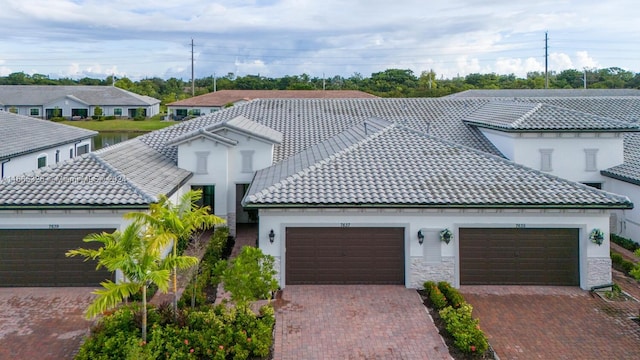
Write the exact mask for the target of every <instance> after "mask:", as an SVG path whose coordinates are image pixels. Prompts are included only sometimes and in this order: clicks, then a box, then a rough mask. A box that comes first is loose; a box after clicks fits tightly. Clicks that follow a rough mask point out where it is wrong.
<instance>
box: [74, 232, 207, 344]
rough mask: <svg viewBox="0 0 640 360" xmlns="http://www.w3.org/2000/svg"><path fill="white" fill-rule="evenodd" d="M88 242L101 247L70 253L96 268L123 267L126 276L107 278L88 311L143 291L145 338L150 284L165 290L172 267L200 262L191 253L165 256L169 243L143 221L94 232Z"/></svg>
mask: <svg viewBox="0 0 640 360" xmlns="http://www.w3.org/2000/svg"><path fill="white" fill-rule="evenodd" d="M84 241H85V242H98V243H101V247H100V248H98V249H85V248H79V249H75V250H70V251H68V252H67V254H66V255H67V256H78V255H79V256H84V257H85V258H86V259H93V260H97V261H98V265H97V266H96V268H97V269H99V268H101V267H104V268H106V269H107V270H109V271H112V272H113V271H116V270H120V271H122V275H124V279H123V280H122V281H119V282H117V283H115V282H113V281H111V280H106V281H104V282H102V283H100V285H102V289H97V290H95V291H93V294H95V295H97V297H96V298H95V300H94V301H93V302H92V303H91V304H90V305H89V307H88V308H87V311H86V316H87V318H92V317H94V316H96V315H99V314H101V313H103V312H104V311H105V310H108V309H111V308H113V307H115V306H117V305H118V304H120V303H121V302H123V301H124V300H125V299H126V298H128V297H129V296H131V295H133V294H137V293H139V292H140V291H142V340H143V341H146V340H147V288H148V287H149V285H150V284H151V283H153V284H155V285H156V286H157V287H158V289H159V290H160V291H162V292H165V293H166V292H167V291H168V288H169V278H170V274H171V269H172V268H174V269H175V268H188V267H191V266H194V265H196V264H197V263H198V259H197V258H195V257H191V256H175V255H174V254H169V255H167V256H163V253H162V250H163V249H165V248H166V246H167V245H168V244H169V243H168V242H166V241H165V239H164V238H162V237H158V236H155V234H154V233H153V231H152V229H151V228H149V227H148V226H147V227H145V224H144V223H142V222H140V221H134V222H132V223H131V224H129V226H127V228H126V229H125V230H124V231H122V232H120V231H115V232H113V233H101V234H91V235H89V236H87V237H86V238H85V239H84Z"/></svg>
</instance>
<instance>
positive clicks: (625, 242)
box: [610, 234, 640, 251]
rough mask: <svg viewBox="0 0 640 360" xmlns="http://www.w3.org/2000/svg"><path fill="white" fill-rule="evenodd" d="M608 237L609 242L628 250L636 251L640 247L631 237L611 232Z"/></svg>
mask: <svg viewBox="0 0 640 360" xmlns="http://www.w3.org/2000/svg"><path fill="white" fill-rule="evenodd" d="M610 239H611V242H613V243H616V244H618V245H620V246H622V247H623V248H625V249H627V250H629V251H636V250H638V249H640V244H638V243H637V242H635V241H633V240H631V239H627V238H624V237H622V236H619V235H616V234H611V236H610Z"/></svg>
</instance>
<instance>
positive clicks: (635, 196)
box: [604, 178, 640, 242]
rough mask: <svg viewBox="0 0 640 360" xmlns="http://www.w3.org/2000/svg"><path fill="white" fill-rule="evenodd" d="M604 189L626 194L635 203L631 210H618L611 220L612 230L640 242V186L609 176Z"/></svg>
mask: <svg viewBox="0 0 640 360" xmlns="http://www.w3.org/2000/svg"><path fill="white" fill-rule="evenodd" d="M604 190H607V191H610V192H612V193H616V194H620V195H625V196H627V197H628V198H629V200H631V202H632V203H633V204H634V208H633V209H631V210H616V211H614V212H613V213H614V216H613V217H612V219H611V221H612V224H611V229H612V232H613V233H615V234H617V235H620V236H623V237H626V238H629V239H632V240H634V241H636V242H640V186H638V185H634V184H630V183H627V182H624V181H620V180H616V179H611V178H607V180H606V182H605V184H604Z"/></svg>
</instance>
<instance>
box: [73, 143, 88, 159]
mask: <svg viewBox="0 0 640 360" xmlns="http://www.w3.org/2000/svg"><path fill="white" fill-rule="evenodd" d="M88 152H89V144H84V145H82V146H78V148H77V150H76V156H80V155H82V154H86V153H88Z"/></svg>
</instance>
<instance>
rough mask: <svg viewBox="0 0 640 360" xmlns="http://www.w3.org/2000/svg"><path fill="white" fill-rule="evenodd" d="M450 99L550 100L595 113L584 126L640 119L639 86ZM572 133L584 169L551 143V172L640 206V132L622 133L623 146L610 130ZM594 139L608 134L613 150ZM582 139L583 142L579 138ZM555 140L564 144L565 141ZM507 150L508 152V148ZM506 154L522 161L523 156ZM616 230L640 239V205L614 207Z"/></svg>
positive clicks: (467, 95) (479, 94) (484, 92)
mask: <svg viewBox="0 0 640 360" xmlns="http://www.w3.org/2000/svg"><path fill="white" fill-rule="evenodd" d="M448 98H456V99H462V98H467V99H485V100H486V99H491V100H493V101H500V100H504V101H518V102H533V103H545V104H549V105H552V106H557V107H562V108H565V109H572V110H574V111H580V112H587V113H589V114H591V116H593V117H594V118H592V119H591V120H587V119H585V123H584V125H585V126H588V123H589V122H592V121H593V120H594V119H597V117H607V118H610V119H617V120H621V121H625V122H630V123H634V124H637V123H638V122H639V121H640V90H637V89H579V90H469V91H465V92H461V93H458V94H454V95H451V96H449V97H448ZM596 121H597V120H596ZM565 136H566V135H565ZM569 136H571V135H569ZM563 137H564V136H563ZM573 137H574V138H575V139H576V140H574V141H573V142H570V144H571V145H572V148H571V150H572V151H574V152H575V153H580V152H581V151H584V154H585V155H586V156H585V158H584V161H585V164H584V166H585V171H580V170H578V169H577V167H579V166H580V165H581V163H580V162H577V161H576V162H572V160H573V159H576V158H575V157H565V156H564V154H566V151H563V153H562V155H559V154H558V151H557V150H560V149H563V145H561V144H558V145H553V144H550V145H548V146H544V147H545V148H546V149H548V150H551V151H547V152H546V154H547V155H546V156H547V157H548V159H549V161H553V162H555V163H556V164H555V165H554V164H551V163H548V165H550V166H551V167H552V171H551V172H552V173H554V174H556V175H559V176H563V177H565V178H568V179H572V180H576V181H580V182H584V183H588V184H589V185H592V186H596V187H599V188H602V189H604V190H607V191H611V192H613V193H617V194H624V195H626V196H628V197H629V199H630V200H631V201H632V202H633V203H634V204H640V134H638V133H637V132H627V133H625V134H624V136H622V138H623V141H622V143H623V144H622V145H621V144H620V138H619V137H612V136H611V133H609V135H607V133H602V132H593V133H591V134H590V135H587V134H582V133H576V134H574V135H573ZM594 137H596V138H600V139H603V138H605V137H609V140H606V141H607V142H608V143H609V145H608V147H611V149H609V150H613V151H605V152H603V151H602V150H598V149H596V148H595V147H594V146H592V145H591V144H590V141H589V138H594ZM579 138H581V139H584V140H582V141H580V140H578V139H579ZM545 141H547V142H548V141H549V140H545ZM556 141H558V142H559V141H561V139H557V140H556ZM601 141H602V140H601ZM534 142H535V141H534ZM567 145H569V144H567ZM620 146H623V148H624V151H623V155H622V156H623V161H621V159H620V156H621V154H620V151H619V150H614V148H615V149H618V148H619V147H620ZM596 150H597V151H596ZM506 154H508V152H505V155H506ZM541 156H542V153H541ZM507 157H508V158H509V159H511V160H514V161H516V162H520V161H519V160H518V159H515V158H512V157H510V156H507ZM552 159H553V160H552ZM611 232H613V233H616V234H618V235H621V236H624V237H627V238H630V239H633V240H634V241H636V242H640V235H639V234H640V208H639V207H635V208H633V209H626V210H619V211H614V212H613V213H612V218H611Z"/></svg>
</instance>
